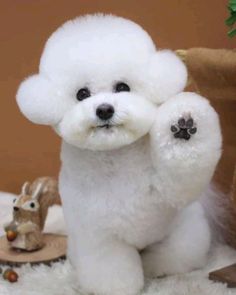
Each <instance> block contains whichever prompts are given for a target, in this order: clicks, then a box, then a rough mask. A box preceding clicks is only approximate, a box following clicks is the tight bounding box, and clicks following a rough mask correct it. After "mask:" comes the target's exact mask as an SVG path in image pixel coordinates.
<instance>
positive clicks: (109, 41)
mask: <svg viewBox="0 0 236 295" xmlns="http://www.w3.org/2000/svg"><path fill="white" fill-rule="evenodd" d="M186 78H187V73H186V69H185V66H184V65H183V63H182V62H181V61H180V60H179V59H178V58H177V57H176V56H175V55H174V53H172V52H170V51H167V50H164V51H157V50H156V48H155V45H154V44H153V41H152V39H151V38H150V37H149V35H148V34H147V33H146V32H145V31H144V30H143V29H142V28H141V27H140V26H138V25H137V24H135V23H133V22H131V21H129V20H126V19H123V18H120V17H114V16H111V15H92V16H91V15H89V16H85V17H80V18H77V19H75V20H73V21H69V22H67V23H66V24H64V25H63V26H62V27H61V28H59V29H58V30H57V31H56V32H55V33H54V34H53V35H52V36H51V37H50V38H49V40H48V42H47V43H46V46H45V49H44V52H43V55H42V57H41V62H40V67H39V74H37V75H34V76H31V77H29V78H28V79H26V80H25V81H24V82H23V83H22V84H21V86H20V87H19V90H18V93H17V102H18V104H19V107H20V109H21V111H22V112H23V114H24V115H25V116H26V117H27V118H28V119H30V120H31V121H33V122H34V123H38V124H45V125H51V126H53V128H54V129H55V130H56V132H57V133H58V134H59V135H60V136H61V137H62V138H63V139H64V140H65V141H66V142H68V143H70V144H73V145H75V146H77V147H79V148H85V149H91V150H110V149H115V148H119V147H122V146H125V145H128V144H130V143H132V142H134V141H136V140H137V139H139V138H140V137H142V136H144V135H145V134H147V133H148V132H149V130H150V128H151V126H152V124H153V121H154V119H155V110H156V108H157V107H158V105H159V104H161V103H163V102H164V101H165V100H167V99H168V98H169V97H171V96H173V95H174V94H176V93H178V92H181V91H182V90H183V88H184V87H185V84H186Z"/></svg>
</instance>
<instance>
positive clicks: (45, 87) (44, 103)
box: [16, 75, 65, 125]
mask: <svg viewBox="0 0 236 295" xmlns="http://www.w3.org/2000/svg"><path fill="white" fill-rule="evenodd" d="M16 99H17V103H18V105H19V108H20V110H21V112H22V113H23V114H24V115H25V116H26V117H27V118H28V119H29V120H30V121H32V122H34V123H36V124H43V125H56V124H57V123H58V122H59V121H60V119H61V118H62V116H63V114H64V110H65V105H64V101H63V99H60V94H59V92H57V91H56V89H55V88H54V87H53V86H52V83H51V82H50V81H49V80H48V79H46V78H44V77H43V76H42V75H33V76H31V77H29V78H27V79H26V80H24V81H23V82H22V83H21V85H20V87H19V89H18V92H17V95H16Z"/></svg>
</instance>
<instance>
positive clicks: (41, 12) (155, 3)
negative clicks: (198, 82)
mask: <svg viewBox="0 0 236 295" xmlns="http://www.w3.org/2000/svg"><path fill="white" fill-rule="evenodd" d="M226 5H227V1H224V0H217V1H215V0H207V1H206V0H146V1H145V0H139V1H138V0H109V1H108V0H37V1H36V0H0V94H1V100H0V101H1V105H0V163H1V166H0V190H6V191H11V192H17V191H18V190H19V188H20V185H21V184H22V182H23V181H24V180H26V179H28V180H31V179H34V178H35V177H37V176H42V175H55V176H57V175H58V171H59V149H60V139H59V138H58V137H57V136H56V135H55V134H54V133H53V132H52V131H51V130H50V128H47V127H43V126H36V125H33V124H31V123H30V122H28V121H27V120H26V119H25V118H24V117H23V116H22V115H21V114H20V112H19V111H18V109H17V106H16V102H15V93H16V89H17V86H18V85H19V83H20V81H21V80H22V79H23V78H24V77H26V76H27V75H30V74H32V73H34V72H36V71H37V68H38V62H39V58H40V54H41V52H42V49H43V46H44V43H45V41H46V40H47V37H48V36H49V35H50V34H51V33H52V32H53V31H54V30H55V29H56V28H57V27H58V26H59V25H61V24H62V23H63V22H65V21H66V20H68V19H71V18H74V17H76V16H78V15H81V14H85V13H94V12H105V13H114V14H117V15H120V16H124V17H127V18H130V19H132V20H134V21H136V22H138V23H140V24H141V25H142V26H143V27H144V28H145V29H146V30H147V31H148V32H149V33H150V34H151V35H152V37H153V39H154V40H155V42H156V44H157V45H158V46H159V47H162V48H165V47H168V48H172V49H177V48H189V47H199V46H201V47H211V48H222V47H224V48H233V47H235V40H236V39H234V40H229V39H228V38H227V36H226V31H227V28H226V27H225V25H224V20H225V18H226V17H227V9H226Z"/></svg>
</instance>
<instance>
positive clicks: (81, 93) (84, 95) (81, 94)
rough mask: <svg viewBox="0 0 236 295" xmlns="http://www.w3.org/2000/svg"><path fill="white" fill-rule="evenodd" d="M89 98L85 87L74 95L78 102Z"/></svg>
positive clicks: (88, 92) (89, 94)
mask: <svg viewBox="0 0 236 295" xmlns="http://www.w3.org/2000/svg"><path fill="white" fill-rule="evenodd" d="M89 96H91V93H90V91H89V89H88V88H87V87H86V88H81V89H80V90H79V91H78V92H77V94H76V98H77V99H78V100H79V101H82V100H84V99H86V98H87V97H89Z"/></svg>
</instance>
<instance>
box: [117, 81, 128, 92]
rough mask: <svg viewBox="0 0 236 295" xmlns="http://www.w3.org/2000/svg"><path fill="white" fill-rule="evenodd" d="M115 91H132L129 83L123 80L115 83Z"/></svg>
mask: <svg viewBox="0 0 236 295" xmlns="http://www.w3.org/2000/svg"><path fill="white" fill-rule="evenodd" d="M114 91H115V92H122V91H127V92H129V91H130V88H129V85H127V84H126V83H123V82H119V83H117V84H116V85H115V87H114Z"/></svg>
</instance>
